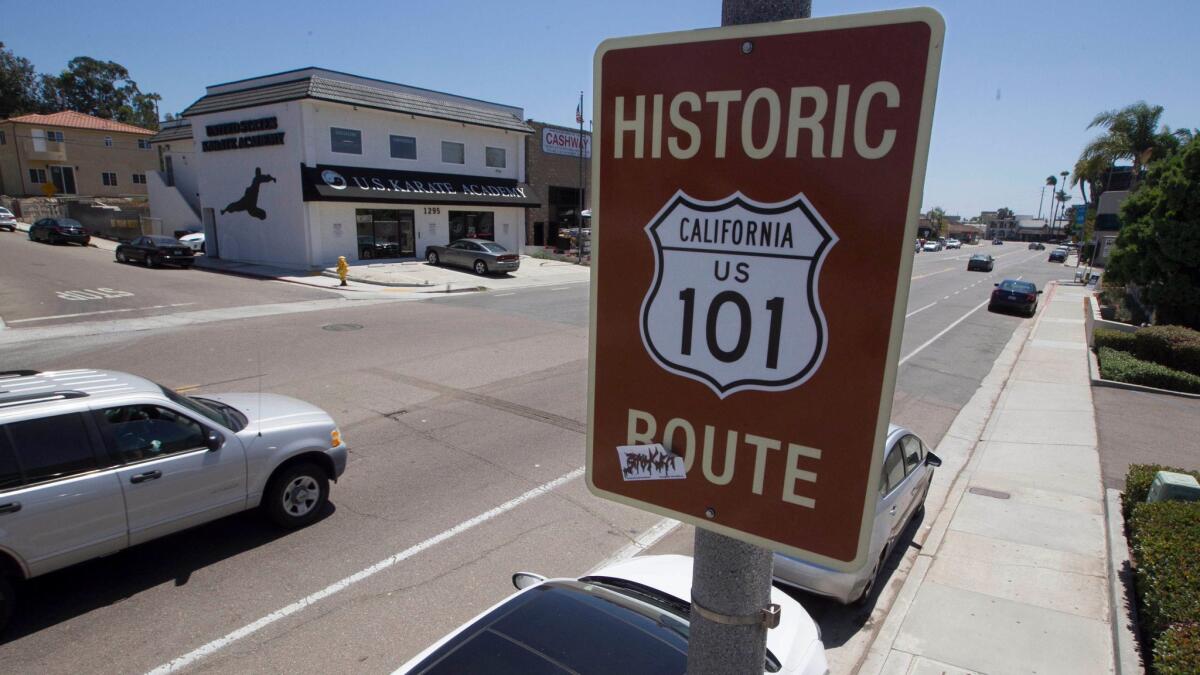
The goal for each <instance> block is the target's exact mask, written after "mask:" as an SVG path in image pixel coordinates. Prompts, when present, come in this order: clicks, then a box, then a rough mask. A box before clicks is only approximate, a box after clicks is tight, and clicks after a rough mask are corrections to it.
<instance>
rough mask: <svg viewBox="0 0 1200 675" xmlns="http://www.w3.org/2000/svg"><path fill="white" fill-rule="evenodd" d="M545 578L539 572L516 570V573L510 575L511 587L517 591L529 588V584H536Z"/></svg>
mask: <svg viewBox="0 0 1200 675" xmlns="http://www.w3.org/2000/svg"><path fill="white" fill-rule="evenodd" d="M545 580H546V577H544V576H542V575H540V574H534V573H533V572H517V573H516V574H514V575H512V584H513V587H514V588H516V589H517V590H518V591H520V590H524V589H526V588H529V587H530V586H536V585H538V584H540V583H542V582H543V581H545Z"/></svg>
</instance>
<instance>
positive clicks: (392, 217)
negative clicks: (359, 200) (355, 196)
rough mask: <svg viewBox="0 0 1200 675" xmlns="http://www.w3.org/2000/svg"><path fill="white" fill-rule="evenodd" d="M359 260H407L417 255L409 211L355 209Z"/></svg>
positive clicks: (414, 234)
mask: <svg viewBox="0 0 1200 675" xmlns="http://www.w3.org/2000/svg"><path fill="white" fill-rule="evenodd" d="M354 220H355V222H356V224H357V228H358V232H357V234H358V257H359V259H360V260H372V259H374V258H406V257H410V256H414V255H416V254H417V248H416V239H417V236H416V229H415V225H414V218H413V212H412V211H402V210H397V209H356V210H355V212H354Z"/></svg>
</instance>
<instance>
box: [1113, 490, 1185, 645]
mask: <svg viewBox="0 0 1200 675" xmlns="http://www.w3.org/2000/svg"><path fill="white" fill-rule="evenodd" d="M1129 531H1130V535H1131V537H1130V539H1131V541H1130V550H1131V552H1132V554H1133V559H1134V562H1135V563H1136V564H1137V575H1136V578H1137V592H1138V598H1140V599H1141V614H1140V616H1141V624H1142V628H1143V630H1144V631H1145V634H1146V637H1147V638H1148V639H1149V640H1150V642H1152V643H1154V644H1157V643H1158V641H1159V639H1160V636H1162V634H1163V633H1164V632H1166V631H1167V629H1169V628H1171V626H1172V625H1174V624H1187V623H1196V622H1200V503H1196V502H1177V501H1171V502H1156V503H1154V504H1138V505H1137V506H1135V507H1134V508H1133V518H1132V519H1131V520H1130V521H1129Z"/></svg>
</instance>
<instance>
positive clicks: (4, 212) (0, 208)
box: [0, 206, 12, 216]
mask: <svg viewBox="0 0 1200 675" xmlns="http://www.w3.org/2000/svg"><path fill="white" fill-rule="evenodd" d="M11 215H12V211H9V210H8V209H6V208H4V207H3V206H0V216H11Z"/></svg>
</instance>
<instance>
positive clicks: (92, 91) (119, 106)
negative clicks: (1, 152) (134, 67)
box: [42, 56, 161, 129]
mask: <svg viewBox="0 0 1200 675" xmlns="http://www.w3.org/2000/svg"><path fill="white" fill-rule="evenodd" d="M42 96H43V98H44V99H45V100H46V102H47V103H52V104H53V107H54V108H55V109H57V110H77V111H79V112H82V113H87V114H88V115H95V116H96V117H103V118H106V119H112V120H117V121H119V122H128V123H129V124H136V125H138V126H142V127H146V128H148V129H157V128H158V111H157V103H158V101H159V100H160V99H161V97H160V96H159V95H158V94H154V93H146V92H143V91H142V90H141V89H139V88H138V85H137V82H134V81H133V80H132V79H131V78H130V77H129V71H128V70H126V69H125V66H122V65H121V64H119V63H116V62H114V61H99V60H97V59H93V58H91V57H89V56H77V57H75V58H73V59H71V61H70V62H69V63H67V67H66V69H65V70H63V71H62V72H61V73H60V74H58V75H43V76H42Z"/></svg>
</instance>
